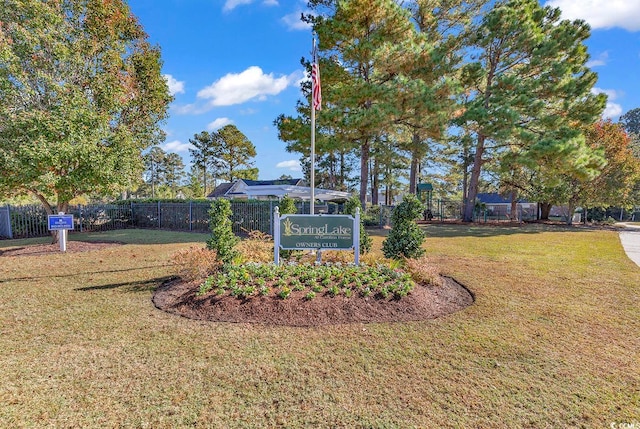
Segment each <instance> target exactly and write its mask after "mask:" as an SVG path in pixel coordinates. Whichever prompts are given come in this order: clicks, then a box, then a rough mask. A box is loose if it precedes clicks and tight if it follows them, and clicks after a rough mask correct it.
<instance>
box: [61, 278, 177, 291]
mask: <svg viewBox="0 0 640 429" xmlns="http://www.w3.org/2000/svg"><path fill="white" fill-rule="evenodd" d="M176 278H177V277H176V276H163V277H156V278H153V279H145V280H138V281H135V282H121V283H110V284H106V285H96V286H85V287H80V288H76V289H74V290H76V291H82V292H87V291H95V290H111V289H119V288H122V290H124V291H125V292H151V291H154V290H156V289H157V288H158V287H159V286H160V285H162V284H163V283H166V282H168V281H170V280H174V279H176Z"/></svg>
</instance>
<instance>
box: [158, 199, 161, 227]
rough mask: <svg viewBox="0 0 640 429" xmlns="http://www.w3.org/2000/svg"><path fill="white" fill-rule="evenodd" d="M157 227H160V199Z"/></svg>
mask: <svg viewBox="0 0 640 429" xmlns="http://www.w3.org/2000/svg"><path fill="white" fill-rule="evenodd" d="M158 228H162V221H161V220H160V201H158Z"/></svg>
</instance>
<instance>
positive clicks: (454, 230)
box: [367, 222, 596, 238]
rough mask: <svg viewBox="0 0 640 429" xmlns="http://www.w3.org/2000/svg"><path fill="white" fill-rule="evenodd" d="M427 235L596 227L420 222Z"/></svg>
mask: <svg viewBox="0 0 640 429" xmlns="http://www.w3.org/2000/svg"><path fill="white" fill-rule="evenodd" d="M420 227H421V228H422V229H423V230H424V231H425V232H426V233H427V237H438V238H447V237H451V238H453V237H477V238H483V237H499V236H505V235H515V234H539V233H542V232H586V231H593V230H594V229H596V228H595V227H591V226H584V225H565V224H547V223H522V224H508V223H503V224H497V223H469V224H464V223H446V222H443V223H429V224H420ZM367 232H368V233H369V234H370V235H372V236H378V237H386V236H387V235H388V234H389V230H388V229H371V230H367Z"/></svg>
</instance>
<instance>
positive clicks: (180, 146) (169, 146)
mask: <svg viewBox="0 0 640 429" xmlns="http://www.w3.org/2000/svg"><path fill="white" fill-rule="evenodd" d="M160 147H161V148H162V150H164V151H166V152H186V151H188V150H189V148H190V147H192V146H191V143H182V142H181V141H180V140H174V141H172V142H168V143H165V144H163V145H161V146H160Z"/></svg>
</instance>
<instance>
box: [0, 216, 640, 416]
mask: <svg viewBox="0 0 640 429" xmlns="http://www.w3.org/2000/svg"><path fill="white" fill-rule="evenodd" d="M426 229H427V233H428V237H429V238H428V239H427V242H426V248H427V255H428V256H429V258H430V259H431V260H432V261H433V263H434V264H436V265H438V266H439V267H440V268H441V270H442V271H443V273H445V274H447V275H451V276H453V277H455V278H456V279H457V280H458V281H460V282H461V283H463V284H464V285H466V286H467V287H468V288H469V289H471V290H472V291H473V292H474V293H475V296H476V300H477V301H476V303H475V305H473V306H471V307H469V308H468V309H466V310H464V311H462V312H460V313H456V314H453V315H450V316H447V317H444V318H441V319H436V320H431V321H425V322H413V323H385V324H369V325H363V324H354V325H341V326H330V327H321V328H283V327H265V326H259V325H244V324H220V323H206V322H199V321H191V320H187V319H182V318H180V317H177V316H173V315H169V314H165V313H163V312H161V311H159V310H156V309H155V308H154V307H153V305H152V303H151V299H150V298H151V294H152V290H153V289H154V288H155V287H157V286H158V284H160V283H161V282H162V281H163V280H164V279H167V278H168V277H169V276H171V275H173V274H174V272H175V267H173V266H172V265H171V262H170V256H171V255H172V254H173V253H174V252H175V251H177V250H179V249H183V248H185V247H188V246H190V245H192V244H196V243H197V244H199V245H202V243H203V242H204V240H205V239H206V235H202V234H189V233H173V232H166V231H136V230H127V231H116V232H110V233H103V234H87V235H79V234H75V235H72V236H71V239H83V240H117V241H121V242H124V243H126V244H125V245H124V246H118V247H109V248H106V249H103V250H99V251H95V252H88V253H68V254H55V255H48V256H47V255H38V256H19V257H6V256H5V257H0V380H2V382H1V383H0V427H12V428H14V427H83V428H86V427H150V428H165V427H166V428H171V427H277V426H282V427H376V428H377V427H380V428H382V427H384V428H393V427H398V428H407V427H423V428H424V427H429V428H431V427H454V428H467V427H468V428H514V427H530V428H545V427H549V428H556V427H589V428H591V427H601V428H604V427H610V424H611V423H612V422H616V423H634V422H635V423H636V424H638V423H637V422H638V421H640V358H639V355H638V351H639V350H640V310H639V308H640V268H638V267H637V266H636V265H634V264H633V262H631V261H630V260H629V259H628V258H627V257H626V256H625V254H624V252H623V250H622V248H621V246H620V240H619V238H618V235H617V233H615V232H612V231H595V230H580V229H564V228H553V227H549V226H526V227H506V226H505V227H485V226H477V227H474V226H466V225H459V226H438V225H430V226H428V227H426ZM381 241H382V237H379V236H378V237H374V246H377V247H378V248H379V247H380V245H381ZM33 242H36V240H21V241H17V240H14V241H0V250H1V249H2V248H3V247H4V248H6V247H8V246H22V245H25V244H27V243H33Z"/></svg>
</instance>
